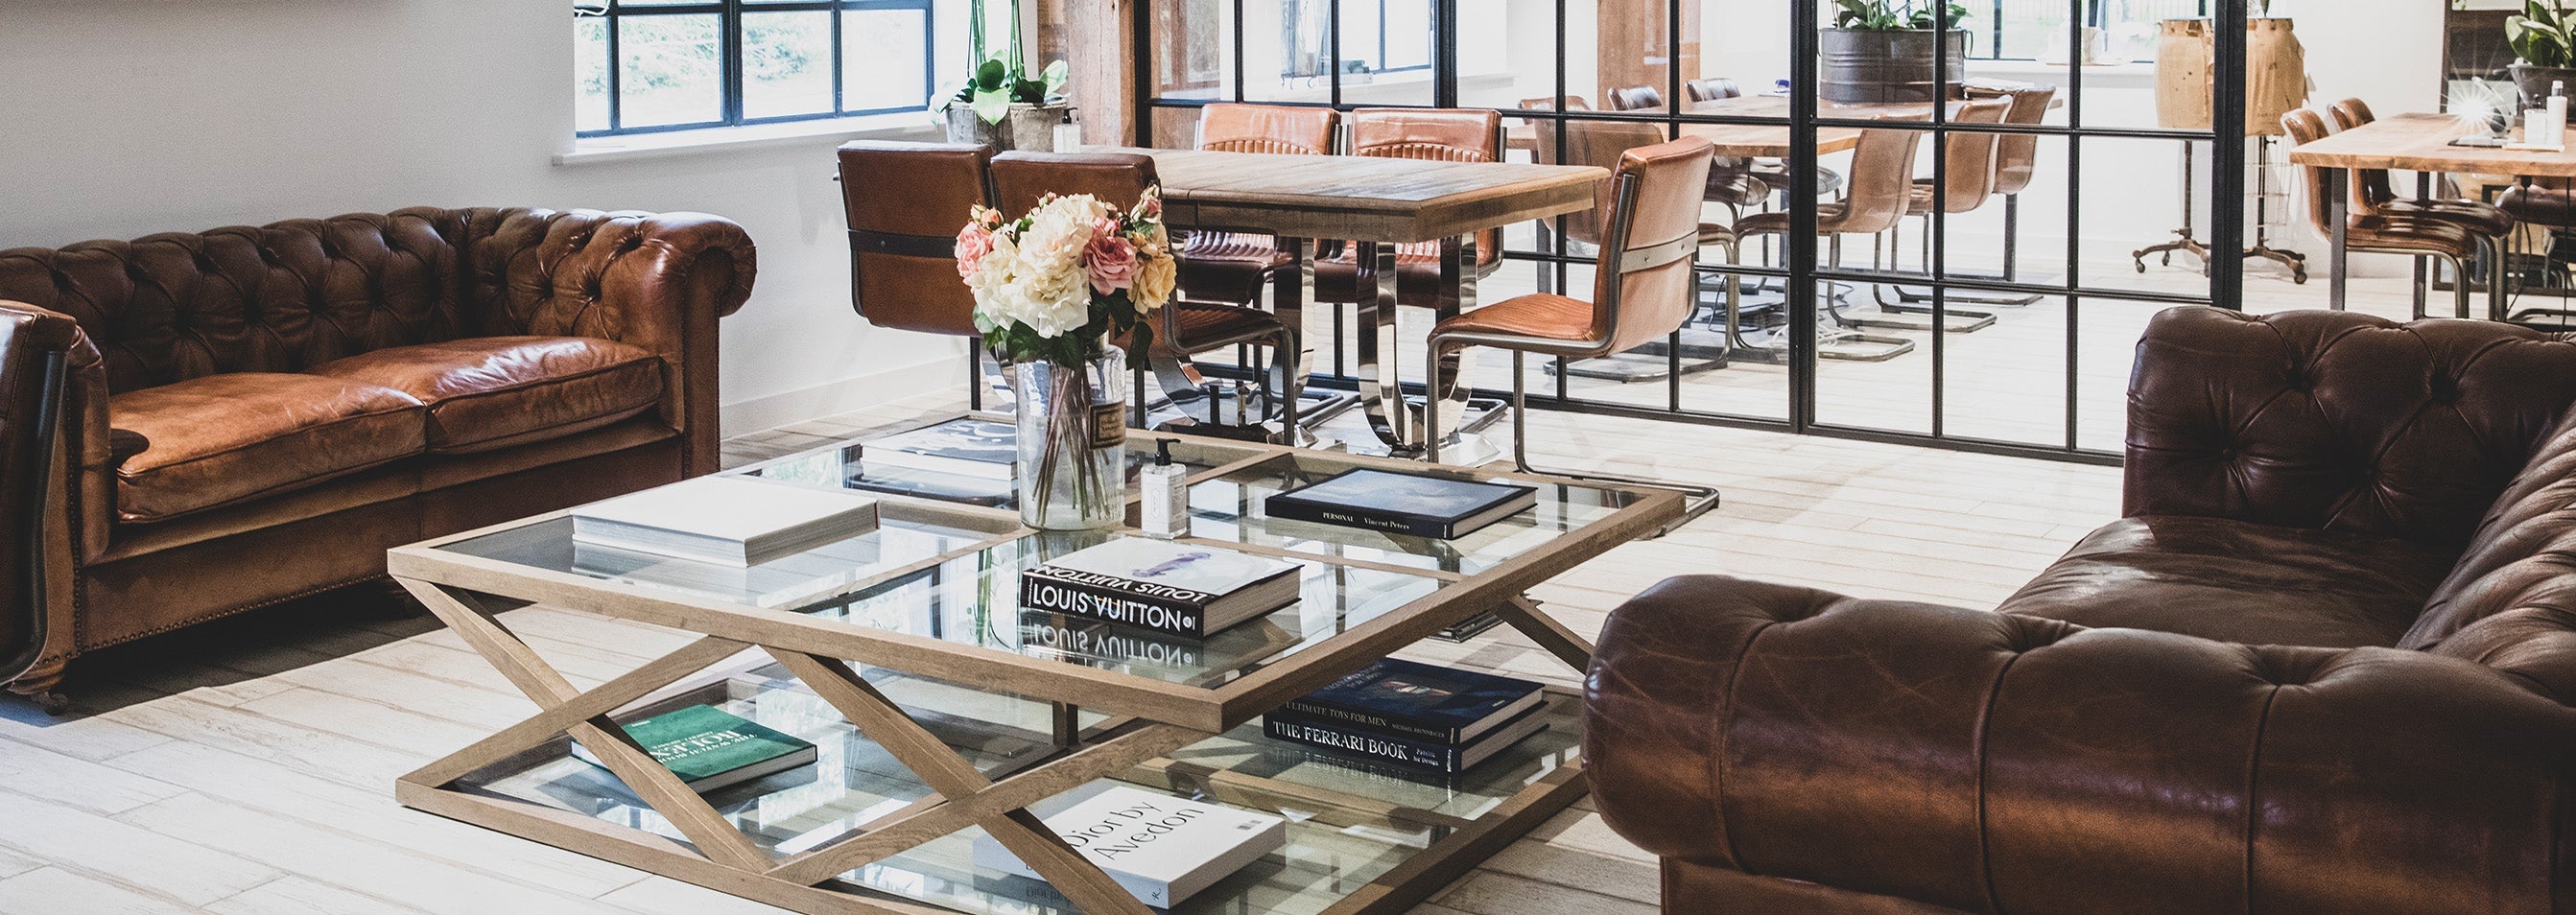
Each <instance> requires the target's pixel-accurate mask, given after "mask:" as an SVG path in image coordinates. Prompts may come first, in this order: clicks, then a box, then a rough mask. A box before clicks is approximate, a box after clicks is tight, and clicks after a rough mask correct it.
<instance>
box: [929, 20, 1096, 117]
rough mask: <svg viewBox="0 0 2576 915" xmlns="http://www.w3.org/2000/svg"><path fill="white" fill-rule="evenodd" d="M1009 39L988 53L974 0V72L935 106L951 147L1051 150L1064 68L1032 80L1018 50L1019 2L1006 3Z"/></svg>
mask: <svg viewBox="0 0 2576 915" xmlns="http://www.w3.org/2000/svg"><path fill="white" fill-rule="evenodd" d="M1010 6H1011V9H1010V14H1011V26H1010V38H1009V40H1008V41H1007V42H1005V43H1004V47H1003V48H1002V49H1001V50H1000V51H998V52H993V53H987V52H986V48H987V44H986V42H985V37H984V24H985V16H984V0H974V3H973V4H971V12H970V14H969V15H970V16H971V17H972V22H973V24H972V26H971V27H970V28H968V29H967V42H968V45H967V47H968V52H969V54H970V55H971V56H972V57H973V58H974V59H975V60H976V64H975V72H974V73H972V74H970V75H969V76H968V77H967V79H966V85H965V86H963V87H961V88H959V89H958V90H957V93H956V94H955V95H951V96H949V97H948V99H947V101H944V102H941V103H940V104H939V108H938V111H939V112H940V114H941V115H942V116H943V117H944V118H945V119H946V123H947V125H948V141H949V142H951V143H982V144H984V145H986V146H990V147H992V148H993V150H994V151H995V152H1001V151H1004V150H1012V149H1029V150H1036V151H1039V152H1046V151H1048V150H1050V149H1051V148H1052V147H1053V146H1054V142H1055V125H1056V124H1058V123H1060V122H1062V121H1063V120H1064V119H1065V114H1066V112H1067V110H1068V107H1069V106H1068V105H1067V104H1066V103H1065V100H1064V82H1065V77H1066V75H1067V70H1068V68H1067V67H1066V65H1065V62H1064V61H1061V60H1059V61H1056V62H1055V63H1052V64H1048V65H1047V67H1046V69H1045V70H1044V71H1041V72H1039V73H1038V74H1037V76H1036V77H1034V78H1032V77H1031V76H1030V75H1029V72H1028V66H1027V64H1026V63H1024V61H1025V60H1026V56H1025V55H1023V54H1022V53H1021V52H1020V2H1019V0H1011V3H1010Z"/></svg>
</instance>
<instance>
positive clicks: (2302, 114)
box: [2281, 108, 2478, 318]
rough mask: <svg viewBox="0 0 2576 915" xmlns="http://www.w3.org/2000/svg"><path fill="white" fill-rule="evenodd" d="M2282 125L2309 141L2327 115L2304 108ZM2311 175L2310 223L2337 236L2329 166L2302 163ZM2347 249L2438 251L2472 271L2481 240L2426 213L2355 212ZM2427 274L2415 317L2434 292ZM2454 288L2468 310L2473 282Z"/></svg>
mask: <svg viewBox="0 0 2576 915" xmlns="http://www.w3.org/2000/svg"><path fill="white" fill-rule="evenodd" d="M2281 126H2282V127H2283V128H2285V129H2286V130H2288V131H2289V134H2290V140H2291V142H2293V143H2296V144H2298V145H2302V146H2304V145H2307V144H2309V143H2314V142H2316V141H2318V140H2322V139H2325V137H2326V121H2325V118H2323V117H2319V116H2318V115H2317V113H2316V112H2314V111H2310V110H2307V109H2305V108H2301V109H2298V110H2296V111H2292V112H2290V113H2288V114H2285V115H2282V116H2281ZM2300 171H2301V172H2302V173H2303V175H2304V177H2305V178H2306V180H2307V190H2308V223H2309V224H2310V225H2311V226H2312V227H2314V228H2315V229H2316V230H2317V232H2318V233H2320V234H2322V235H2324V236H2326V237H2327V238H2332V237H2334V225H2333V210H2332V206H2331V204H2330V202H2329V201H2328V200H2326V174H2325V169H2323V168H2318V167H2314V166H2303V167H2301V168H2300ZM2344 238H2345V242H2344V250H2347V251H2361V252H2373V253H2380V254H2403V255H2406V256H2407V257H2412V258H2423V257H2438V258H2442V259H2443V260H2447V261H2450V262H2451V268H2452V269H2453V270H2454V271H2456V272H2457V274H2458V275H2459V276H2463V277H2465V276H2468V275H2469V271H2468V264H2469V258H2471V257H2474V256H2476V253H2477V249H2478V241H2477V239H2476V237H2475V236H2473V235H2471V234H2470V233H2469V230H2467V229H2464V228H2461V227H2460V226H2459V224H2457V223H2451V222H2442V221H2438V220H2433V219H2422V218H2416V217H2410V216H2404V215H2400V214H2396V213H2358V212H2356V213H2352V214H2350V215H2349V216H2348V217H2347V218H2346V219H2345V222H2344ZM2428 280H2429V278H2428V277H2426V276H2425V275H2424V274H2423V273H2421V272H2418V273H2417V274H2416V280H2415V317H2418V318H2421V317H2424V312H2425V300H2426V299H2427V298H2429V297H2430V296H2431V289H2430V288H2429V287H2430V283H2429V281H2428ZM2454 285H2455V288H2454V289H2452V292H2453V293H2454V297H2455V298H2456V299H2457V303H2456V304H2457V306H2458V309H2459V316H2460V317H2463V318H2466V317H2468V316H2469V284H2467V283H2457V284H2454Z"/></svg>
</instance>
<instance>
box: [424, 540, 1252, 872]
mask: <svg viewBox="0 0 2576 915" xmlns="http://www.w3.org/2000/svg"><path fill="white" fill-rule="evenodd" d="M400 581H401V582H402V585H403V587H404V588H405V589H407V590H409V591H410V592H411V594H412V596H413V597H416V598H418V599H419V600H420V602H421V603H423V604H425V605H427V606H428V607H429V610H430V612H431V613H434V614H437V616H438V618H439V619H440V620H441V621H443V622H445V623H446V624H447V626H448V628H451V629H454V630H456V633H457V635H459V636H461V637H463V638H464V640H465V642H466V644H467V645H469V646H471V647H473V649H474V651H475V652H476V653H477V654H480V655H482V656H483V659H484V660H485V661H488V662H490V663H491V664H492V666H493V667H494V668H497V669H499V670H500V672H501V674H502V676H504V677H507V678H509V680H510V682H511V683H512V684H513V685H515V686H517V687H518V688H519V691H520V692H523V693H526V694H527V696H528V698H529V699H530V700H532V701H534V702H535V703H536V704H537V707H538V712H537V714H535V715H533V716H530V717H529V718H528V719H526V720H524V721H521V722H519V723H518V724H515V725H511V726H510V727H508V728H506V729H504V730H502V731H501V732H500V733H497V734H494V735H492V736H490V737H487V738H484V739H482V740H479V741H476V742H475V743H474V744H473V745H471V746H468V747H466V748H465V749H463V750H459V751H457V752H456V753H454V754H452V755H449V756H448V757H446V758H444V759H440V760H438V761H437V762H433V763H430V764H429V765H427V766H424V767H422V768H420V769H419V770H417V771H414V772H412V773H411V774H409V775H405V776H403V777H402V779H401V780H400V782H399V783H398V785H397V789H396V790H397V794H398V795H399V797H400V799H401V801H402V802H403V803H404V804H406V805H409V806H411V807H415V808H419V809H422V810H428V811H430V812H433V813H439V814H442V815H446V816H452V817H456V818H458V819H465V820H469V821H477V820H485V819H487V818H492V817H495V816H498V817H499V818H501V819H503V820H517V822H515V823H513V824H512V825H513V826H515V827H516V829H515V830H514V831H521V832H523V834H531V837H539V838H542V839H543V840H545V841H549V842H553V843H554V844H558V845H562V846H563V847H566V848H570V849H572V850H575V851H579V852H583V853H585V854H590V855H593V856H596V857H600V858H605V859H608V860H612V861H617V862H620V863H624V864H628V865H631V866H635V867H639V868H643V869H645V870H649V871H654V872H657V873H667V874H674V875H679V873H680V872H683V871H684V872H687V875H688V879H692V880H694V881H695V882H699V883H702V884H706V885H709V886H717V887H724V888H728V889H730V890H731V891H733V892H736V893H737V894H739V895H745V896H752V897H754V898H760V899H765V900H768V901H771V902H775V903H778V904H781V905H791V906H794V907H796V908H801V909H806V910H808V911H818V910H828V911H864V910H868V909H870V908H873V909H874V910H876V911H882V912H892V913H903V915H922V913H930V912H937V911H940V910H938V909H931V908H926V907H919V906H913V905H909V904H905V903H895V902H884V901H879V900H866V899H861V898H859V897H856V896H852V895H849V894H847V893H841V892H832V891H828V890H823V889H820V888H816V887H815V886H814V885H815V884H819V883H822V882H824V881H826V880H830V879H832V878H833V877H835V876H838V875H840V874H842V873H846V872H848V871H850V870H852V869H854V868H857V867H860V866H862V865H865V864H868V863H871V862H874V861H878V860H880V859H883V858H886V857H888V856H891V855H894V854H897V853H899V852H902V851H904V850H905V849H909V848H912V847H913V846H916V845H919V844H921V843H923V842H927V841H929V840H931V839H935V838H938V837H940V836H943V835H947V834H949V833H952V832H955V831H957V830H959V829H963V828H965V827H967V826H970V825H972V826H982V827H983V828H984V830H985V831H986V832H987V833H989V834H991V835H992V837H993V838H994V839H995V840H996V841H999V842H1001V843H1002V845H1003V847H1005V848H1008V849H1010V851H1011V853H1012V854H1014V855H1017V856H1019V858H1020V860H1021V861H1023V862H1025V863H1027V864H1028V866H1029V868H1030V869H1031V870H1034V871H1036V872H1037V873H1038V874H1039V875H1041V876H1043V877H1045V878H1046V880H1047V882H1049V883H1050V884H1053V885H1054V887H1055V889H1056V891H1057V892H1060V893H1063V894H1064V895H1065V897H1066V898H1067V899H1070V900H1072V901H1073V903H1074V904H1075V905H1077V906H1080V907H1081V909H1082V910H1083V911H1085V912H1100V913H1128V915H1149V913H1150V912H1151V910H1150V909H1148V908H1146V907H1145V904H1144V903H1142V902H1138V901H1137V900H1136V897H1135V896H1133V895H1130V894H1129V893H1128V892H1127V891H1126V890H1125V889H1124V888H1122V887H1120V886H1119V885H1118V884H1117V882H1116V881H1113V880H1111V879H1110V877H1109V875H1108V874H1106V873H1104V872H1102V871H1101V870H1100V868H1099V867H1098V866H1095V865H1093V864H1092V863H1091V862H1090V861H1088V860H1085V859H1084V858H1083V857H1082V856H1081V854H1080V853H1078V852H1075V851H1074V850H1073V849H1072V847H1070V846H1068V845H1066V844H1065V843H1064V840H1062V839H1060V838H1058V837H1057V836H1056V835H1055V833H1053V832H1051V831H1049V830H1048V829H1047V828H1046V826H1045V824H1043V823H1041V822H1040V821H1039V820H1038V818H1037V816H1036V815H1035V814H1032V813H1029V812H1028V810H1027V808H1028V806H1029V805H1030V804H1034V803H1036V802H1038V801H1041V800H1044V799H1046V798H1048V797H1052V796H1054V795H1057V794H1061V793H1063V792H1065V791H1068V790H1071V789H1073V788H1075V787H1077V786H1080V785H1082V784H1084V783H1086V782H1089V781H1092V780H1094V779H1098V778H1102V777H1105V776H1108V775H1112V774H1115V773H1118V772H1122V771H1125V770H1127V769H1129V768H1132V767H1134V766H1136V765H1137V764H1139V763H1143V762H1145V761H1147V760H1150V759H1153V758H1156V757H1159V756H1162V755H1164V754H1167V753H1170V752H1172V751H1174V750H1177V749H1179V748H1181V747H1184V746H1187V745H1189V744H1192V743H1195V742H1198V741H1200V740H1204V739H1207V738H1208V737H1211V736H1214V735H1212V734H1210V733H1208V732H1206V731H1198V730H1192V729H1190V728H1185V727H1181V726H1178V725H1169V724H1154V723H1150V722H1143V721H1132V720H1131V721H1128V722H1125V723H1123V724H1121V723H1117V722H1112V723H1111V724H1110V725H1109V726H1108V727H1107V728H1106V729H1105V736H1104V737H1103V738H1101V739H1098V740H1095V741H1092V742H1090V743H1088V744H1087V745H1086V746H1084V747H1083V748H1082V749H1080V750H1077V751H1075V752H1073V753H1070V754H1068V755H1066V756H1064V757H1063V758H1060V759H1057V760H1054V761H1051V762H1048V763H1046V764H1043V765H1040V766H1037V767H1035V768H1032V769H1029V770H1027V771H1025V772H1022V773H1019V774H1016V775H1013V776H1010V777H1008V778H1006V779H1004V780H1002V781H1000V782H995V781H993V780H991V779H989V778H986V777H985V776H984V774H983V773H982V772H979V771H977V770H976V769H975V767H974V766H973V765H972V764H970V763H969V762H967V760H966V759H965V758H964V757H961V756H959V755H958V754H957V752H956V751H955V750H953V749H951V748H950V747H949V746H948V745H947V744H946V743H944V742H942V741H941V740H940V739H939V737H938V736H937V735H934V734H932V733H931V732H930V731H929V730H927V729H925V728H923V727H922V726H921V724H920V723H919V722H917V721H914V720H913V719H912V718H911V716H909V715H906V714H904V712H903V710H902V709H901V708H899V707H897V706H896V704H895V703H894V702H893V701H892V700H889V699H887V698H886V696H885V694H883V693H881V692H878V691H877V689H876V687H874V686H871V685H869V684H868V682H867V681H866V680H865V679H862V678H861V677H860V676H859V675H858V674H857V673H856V672H854V671H852V670H851V669H850V667H849V665H848V664H846V663H843V662H842V661H840V660H837V659H833V658H827V657H822V656H819V655H814V654H808V653H805V652H802V651H796V650H792V649H787V648H782V647H779V646H775V645H755V644H752V643H749V642H743V641H736V640H733V639H728V638H721V637H718V636H704V637H701V638H699V639H697V640H696V641H693V642H690V643H689V644H687V645H685V646H682V647H681V648H680V649H679V650H676V651H673V652H671V653H669V654H666V655H663V656H662V657H660V658H656V659H654V660H653V661H651V662H649V663H646V664H644V665H643V666H641V667H637V668H635V669H634V670H632V671H629V672H627V673H626V674H625V675H623V676H620V677H618V678H616V679H614V680H611V681H609V682H607V683H604V684H601V685H600V686H598V687H597V688H595V689H591V690H589V691H583V690H581V689H579V688H576V687H575V686H573V684H572V682H571V681H570V680H567V679H565V678H564V676H563V674H562V673H560V672H557V671H556V670H555V668H554V667H553V666H552V665H549V664H547V663H546V661H545V659H544V658H541V657H539V656H538V655H537V653H536V651H535V650H534V649H532V648H530V647H528V644H527V643H526V642H525V641H522V640H521V639H520V638H519V637H518V636H517V635H516V634H514V633H512V632H511V631H510V630H509V628H508V627H506V626H504V625H502V624H501V621H500V620H499V619H498V617H497V616H496V614H495V612H494V611H493V610H492V609H490V607H489V606H488V605H487V604H486V603H485V602H484V600H483V598H482V597H481V596H480V595H477V594H475V593H474V592H471V591H465V590H461V589H454V588H448V587H444V586H441V585H435V584H430V583H426V582H420V581H413V580H409V579H401V580H400ZM749 648H758V649H760V650H762V651H765V652H767V653H768V654H769V655H770V656H771V657H773V658H775V659H777V661H778V662H779V663H780V664H782V665H784V666H785V667H786V668H787V670H788V672H789V673H791V674H793V675H794V676H795V677H796V678H797V679H798V680H800V681H803V682H804V684H805V686H806V688H808V689H811V690H813V691H814V693H815V695H818V696H820V697H822V698H823V701H825V702H828V703H830V704H831V705H832V707H833V708H834V709H836V710H838V711H839V712H840V713H841V714H842V716H844V717H846V718H848V719H849V721H850V723H851V724H852V725H854V726H856V727H857V728H858V729H859V731H860V732H862V733H864V734H866V735H867V737H868V739H870V740H873V741H875V742H876V743H877V744H878V745H879V746H881V747H883V748H885V751H886V752H887V754H889V755H891V756H893V757H894V758H895V759H896V760H897V761H899V762H901V763H903V765H904V766H905V767H906V768H909V769H910V770H912V772H913V774H914V775H916V776H919V777H920V778H921V780H922V782H923V784H925V785H928V786H929V787H930V789H931V791H932V792H934V797H933V798H925V799H924V800H923V801H922V802H918V803H914V804H910V805H907V806H905V807H904V808H902V809H900V810H896V811H894V812H892V813H889V814H887V815H885V816H884V817H882V818H880V819H878V820H877V821H876V822H872V823H869V824H867V825H865V826H864V827H862V828H860V829H859V830H857V831H856V832H855V833H853V834H852V835H849V836H846V837H844V838H842V839H840V840H839V841H836V842H832V843H830V844H827V845H824V846H822V847H819V848H815V849H812V850H809V851H805V852H802V853H800V854H796V855H792V856H786V857H781V856H778V855H774V854H772V853H770V852H768V851H766V850H763V849H762V848H761V847H760V846H758V845H757V844H754V843H753V842H752V840H751V839H750V838H749V837H747V836H745V835H743V833H742V831H741V830H740V829H737V828H735V826H734V825H733V824H732V823H731V822H728V821H727V820H726V819H725V818H724V815H723V814H721V813H718V812H717V811H716V809H715V807H714V806H713V805H710V804H708V803H707V801H706V799H705V798H703V797H700V796H698V793H697V792H696V791H693V790H691V789H690V788H689V786H688V785H687V784H685V783H683V782H681V781H680V778H679V776H676V775H673V774H671V770H670V769H668V768H666V767H664V766H663V765H662V764H661V763H659V762H656V761H654V759H653V757H652V755H651V754H650V753H647V752H645V750H644V748H643V747H642V746H641V745H639V744H637V743H636V742H635V739H634V738H632V737H629V736H627V734H626V732H625V730H623V729H622V728H619V727H618V726H617V725H616V723H615V722H612V721H611V720H609V717H608V715H609V713H610V712H612V711H614V710H616V709H617V708H619V707H621V706H624V705H626V704H627V703H630V702H633V701H635V700H637V699H640V698H642V697H644V696H645V695H646V694H649V693H651V692H653V691H655V690H657V689H661V688H662V687H665V686H668V685H670V684H672V683H674V682H677V681H679V680H681V679H682V678H686V677H689V676H691V675H694V674H696V673H698V672H699V671H702V670H704V669H706V668H707V667H709V666H711V665H714V664H716V663H717V662H719V661H723V660H724V659H726V658H728V657H732V656H733V655H735V654H738V653H740V652H742V651H743V650H745V649H749ZM567 734H569V735H570V736H571V737H572V739H574V740H576V741H579V742H580V743H581V745H582V746H583V747H586V748H588V749H589V750H590V752H591V754H592V755H594V756H597V757H598V758H599V761H600V763H601V764H602V765H604V766H606V767H607V768H608V770H609V771H610V772H611V773H614V774H615V775H616V776H617V778H618V780H619V781H622V782H624V783H625V784H626V786H627V788H628V789H629V790H632V791H633V792H635V796H636V797H637V798H638V799H640V800H642V801H643V802H644V803H645V804H646V805H647V806H650V807H652V808H653V811H654V812H656V813H659V814H661V815H662V816H664V817H665V818H668V819H669V820H670V822H671V825H672V827H673V828H675V829H678V830H679V831H680V834H682V835H684V836H687V837H688V839H689V844H688V845H683V844H681V843H678V842H671V841H667V840H659V841H656V840H655V837H649V836H645V835H642V834H639V833H636V832H633V831H631V830H617V829H615V828H614V827H610V826H608V825H607V824H604V823H599V822H596V821H592V820H590V819H588V818H586V817H579V816H575V815H571V814H560V813H558V812H555V811H550V810H546V809H544V808H532V807H530V806H529V805H524V804H510V803H505V802H497V801H493V800H489V799H486V798H482V797H478V796H475V795H471V794H464V793H460V792H455V791H448V790H442V789H444V787H445V786H446V785H448V784H449V783H452V782H454V781H456V780H457V779H460V778H463V777H465V776H466V775H468V774H471V773H473V772H474V771H476V770H478V769H481V768H483V767H485V766H489V765H491V764H493V763H496V762H499V761H501V760H503V759H505V758H507V757H509V756H512V755H514V754H517V753H519V752H522V751H525V750H528V749H531V748H534V747H536V746H539V745H541V744H544V743H547V742H549V741H552V740H554V739H555V738H556V737H558V736H562V735H567ZM469 808H470V809H469ZM690 845H694V846H695V849H694V850H692V849H691V848H690V847H689V846H690ZM795 887H804V888H806V889H808V890H810V891H811V893H812V895H810V896H809V895H807V894H805V893H798V892H795V891H794V888H795Z"/></svg>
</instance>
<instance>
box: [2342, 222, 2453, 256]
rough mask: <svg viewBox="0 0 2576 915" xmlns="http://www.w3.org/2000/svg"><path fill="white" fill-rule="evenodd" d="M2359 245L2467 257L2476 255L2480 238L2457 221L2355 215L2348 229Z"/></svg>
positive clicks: (2350, 237) (2387, 249) (2350, 236)
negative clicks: (2472, 234)
mask: <svg viewBox="0 0 2576 915" xmlns="http://www.w3.org/2000/svg"><path fill="white" fill-rule="evenodd" d="M2345 236H2346V237H2347V238H2348V239H2349V240H2350V241H2349V243H2350V244H2352V245H2353V246H2355V247H2368V248H2376V249H2381V250H2383V251H2401V252H2407V251H2420V252H2423V253H2425V254H2440V255H2447V256H2450V257H2459V258H2466V257H2471V256H2474V255H2476V253H2477V239H2476V238H2475V237H2473V236H2471V235H2470V234H2469V230H2468V229H2465V228H2462V227H2460V226H2458V225H2456V224H2452V223H2448V222H2440V221H2436V220H2432V219H2410V218H2406V217H2403V216H2396V215H2385V216H2355V217H2353V218H2352V225H2351V228H2350V229H2349V230H2348V231H2347V232H2346V233H2345Z"/></svg>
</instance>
